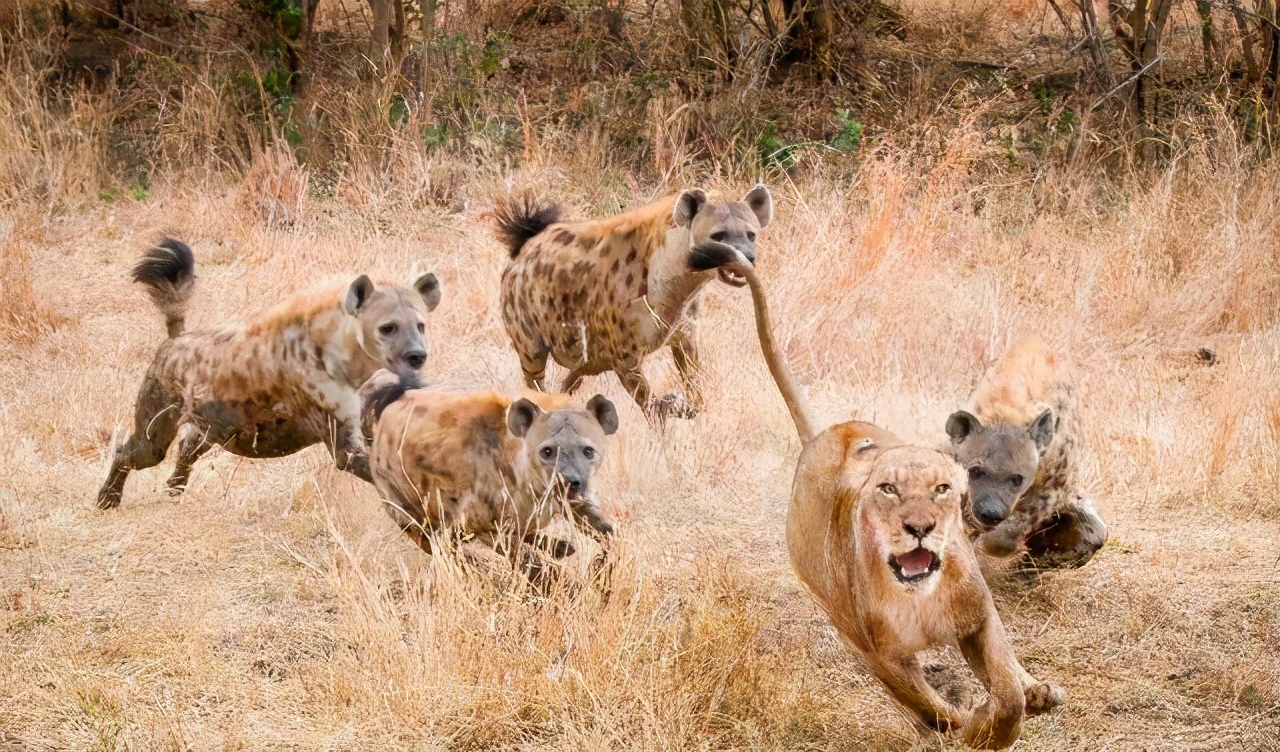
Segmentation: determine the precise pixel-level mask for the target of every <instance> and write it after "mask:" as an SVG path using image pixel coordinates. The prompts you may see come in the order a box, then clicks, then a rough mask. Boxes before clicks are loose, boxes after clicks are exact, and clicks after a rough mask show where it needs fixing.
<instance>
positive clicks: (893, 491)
mask: <svg viewBox="0 0 1280 752" xmlns="http://www.w3.org/2000/svg"><path fill="white" fill-rule="evenodd" d="M880 493H882V494H885V495H886V496H897V495H898V487H897V486H895V485H893V484H892V483H881V484H880Z"/></svg>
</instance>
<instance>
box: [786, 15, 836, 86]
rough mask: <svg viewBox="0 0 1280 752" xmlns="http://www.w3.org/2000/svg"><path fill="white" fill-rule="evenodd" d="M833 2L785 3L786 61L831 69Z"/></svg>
mask: <svg viewBox="0 0 1280 752" xmlns="http://www.w3.org/2000/svg"><path fill="white" fill-rule="evenodd" d="M829 2H830V0H782V8H783V10H784V11H785V15H786V24H787V26H788V28H789V29H790V31H789V32H788V34H787V46H788V48H789V49H788V50H787V52H786V53H785V54H784V56H783V59H784V60H790V61H792V62H805V63H816V64H818V65H819V66H821V67H822V68H823V71H824V72H826V70H827V69H829V68H830V62H831V61H830V48H831V36H832V25H833V23H832V18H831V8H830V7H829V6H828V3H829Z"/></svg>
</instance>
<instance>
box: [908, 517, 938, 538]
mask: <svg viewBox="0 0 1280 752" xmlns="http://www.w3.org/2000/svg"><path fill="white" fill-rule="evenodd" d="M934 524H935V523H933V522H920V521H918V520H912V521H909V522H904V523H902V529H904V530H906V531H907V532H908V533H910V534H912V535H914V536H915V537H917V538H921V539H923V538H924V537H925V536H926V535H928V534H929V533H932V532H933V527H934Z"/></svg>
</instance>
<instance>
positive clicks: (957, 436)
mask: <svg viewBox="0 0 1280 752" xmlns="http://www.w3.org/2000/svg"><path fill="white" fill-rule="evenodd" d="M981 429H982V421H980V420H978V419H977V418H976V417H974V415H973V414H972V413H969V412H965V411H964V410H957V411H955V412H954V413H951V417H950V418H947V435H948V436H950V437H951V443H952V444H957V445H959V444H963V443H964V440H965V439H967V438H969V437H970V436H972V435H973V434H974V432H976V431H979V430H981Z"/></svg>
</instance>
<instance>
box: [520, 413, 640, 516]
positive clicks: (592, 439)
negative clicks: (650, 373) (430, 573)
mask: <svg viewBox="0 0 1280 752" xmlns="http://www.w3.org/2000/svg"><path fill="white" fill-rule="evenodd" d="M507 428H508V429H510V431H511V433H512V435H513V436H517V437H519V438H521V439H524V445H525V452H526V453H527V458H528V462H529V468H530V472H531V473H532V474H533V476H534V478H535V479H536V483H535V489H545V490H546V491H547V492H550V493H552V494H554V495H557V496H558V495H560V494H563V495H564V496H565V498H567V499H568V501H569V509H570V510H571V511H572V512H573V515H574V517H575V518H577V519H578V520H580V521H583V522H586V523H587V524H589V525H590V526H591V527H593V528H595V529H596V530H598V531H600V532H602V533H611V532H613V526H612V525H610V524H609V523H608V522H606V521H605V520H604V519H603V518H602V517H601V515H600V511H599V509H598V508H597V506H596V503H595V499H594V498H593V497H592V496H591V476H592V474H593V473H594V472H595V470H596V468H597V467H598V466H599V465H600V461H601V460H602V459H604V437H605V436H608V435H611V434H613V433H615V432H616V431H617V430H618V412H617V411H616V410H615V409H614V407H613V403H612V402H610V401H609V400H608V399H606V398H604V397H603V396H601V395H599V394H597V395H596V396H594V397H592V398H591V400H590V401H588V402H587V407H586V409H585V410H584V409H581V408H566V409H560V410H549V411H547V410H543V409H542V408H540V407H538V406H537V405H536V404H534V403H533V402H532V401H530V400H527V399H520V400H517V401H515V402H513V403H512V404H511V406H510V407H509V408H507Z"/></svg>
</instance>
